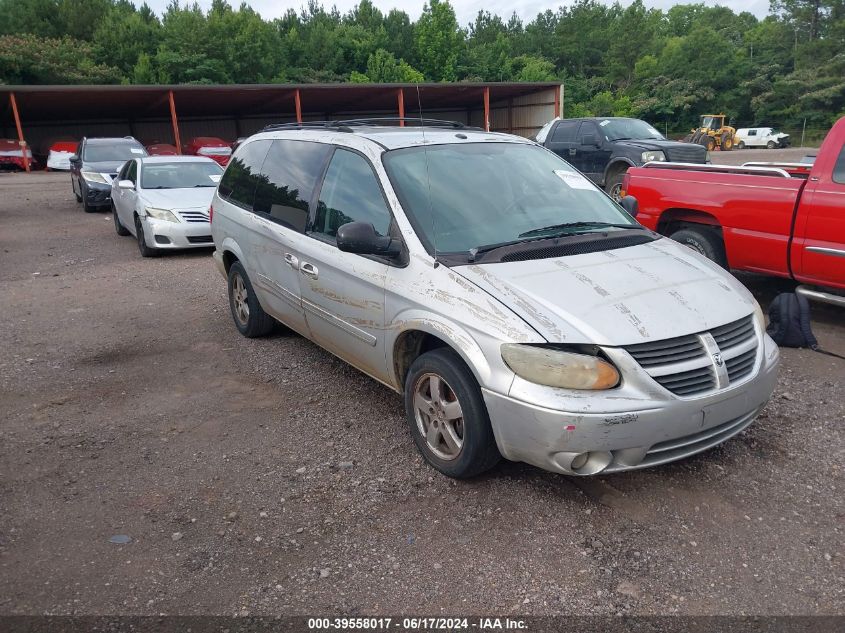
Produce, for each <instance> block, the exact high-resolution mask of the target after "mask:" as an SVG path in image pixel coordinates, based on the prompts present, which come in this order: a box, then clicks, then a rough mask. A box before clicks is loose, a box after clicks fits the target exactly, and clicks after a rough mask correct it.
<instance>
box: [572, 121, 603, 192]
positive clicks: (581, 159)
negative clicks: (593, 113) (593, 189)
mask: <svg viewBox="0 0 845 633" xmlns="http://www.w3.org/2000/svg"><path fill="white" fill-rule="evenodd" d="M577 139H578V147H577V159H578V160H577V164H576V165H575V167H577V168H578V169H579V170H580V171H581V172H582V173H583V174H585V175H586V176H589V178H590V179H591V180H592V181H593V182H595V183H598V184H601V180H602V178H604V168H605V167H607V163H608V161H609V160H610V154H611V151H612V148H611V147H610V143H609V142H608V141H606V140H605V139H604V134H602V133H601V132H600V131H599V126H598V125H596V124H595V123H593V122H592V121H584V122H583V123H582V124H581V127H580V129H579V130H578V136H577Z"/></svg>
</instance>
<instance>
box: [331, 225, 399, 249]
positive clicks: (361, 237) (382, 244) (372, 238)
mask: <svg viewBox="0 0 845 633" xmlns="http://www.w3.org/2000/svg"><path fill="white" fill-rule="evenodd" d="M337 247H338V248H339V249H340V250H342V251H344V252H345V253H357V254H358V255H382V256H384V257H396V256H397V255H399V253H401V252H402V248H401V245H400V242H399V240H396V239H393V238H392V237H388V236H386V235H379V234H378V233H376V229H375V227H374V226H373V225H372V224H370V223H369V222H349V223H347V224H344V225H343V226H341V227H340V228H339V229H338V230H337Z"/></svg>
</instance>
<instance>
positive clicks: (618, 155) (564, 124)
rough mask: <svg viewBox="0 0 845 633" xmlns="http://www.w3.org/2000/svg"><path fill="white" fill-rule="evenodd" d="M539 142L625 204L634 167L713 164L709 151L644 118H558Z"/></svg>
mask: <svg viewBox="0 0 845 633" xmlns="http://www.w3.org/2000/svg"><path fill="white" fill-rule="evenodd" d="M534 140H535V141H537V142H538V143H540V144H541V145H543V146H545V147H547V148H549V149H550V150H552V151H553V152H555V153H556V154H558V155H560V156H561V157H562V158H563V159H564V160H566V161H567V162H568V163H569V164H571V165H572V166H573V167H575V168H576V169H577V170H579V171H580V172H581V173H582V174H584V175H585V176H587V177H589V178H590V179H591V180H592V181H593V182H595V183H596V184H597V185H599V186H600V187H604V190H605V191H607V193H608V194H610V195H611V196H612V197H613V198H614V200H619V193H620V190H621V188H622V177H623V176H624V175H625V172H626V171H628V169H629V168H630V167H639V166H640V165H644V164H645V163H648V162H652V161H660V162H662V161H670V162H673V163H705V162H708V159H709V157H708V155H707V150H706V149H705V148H704V147H703V146H701V145H695V144H692V143H680V142H677V141H670V140H668V139H666V137H664V136H663V135H662V134H661V133H660V132H658V131H657V130H656V129H654V128H653V127H652V126H651V125H649V124H648V123H646V122H645V121H641V120H640V119H627V118H621V117H605V118H601V117H597V118H585V119H554V120H552V121H549V122H548V123H546V125H544V126H543V128H542V129H541V130H540V131H539V132H538V133H537V135H536V136H535V137H534Z"/></svg>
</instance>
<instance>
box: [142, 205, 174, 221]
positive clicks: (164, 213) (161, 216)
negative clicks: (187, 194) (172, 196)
mask: <svg viewBox="0 0 845 633" xmlns="http://www.w3.org/2000/svg"><path fill="white" fill-rule="evenodd" d="M146 211H147V215H148V216H150V217H151V218H155V219H156V220H164V221H165V222H178V221H179V218H177V217H176V216H175V215H174V214H173V212H172V211H168V210H167V209H156V208H155V207H146Z"/></svg>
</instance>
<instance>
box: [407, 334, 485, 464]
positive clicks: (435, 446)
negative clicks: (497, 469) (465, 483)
mask: <svg viewBox="0 0 845 633" xmlns="http://www.w3.org/2000/svg"><path fill="white" fill-rule="evenodd" d="M405 412H406V413H405V414H406V417H407V420H408V424H409V426H410V427H411V435H412V436H413V438H414V443H415V444H416V445H417V448H418V449H419V451H420V452H421V453H422V455H423V457H425V459H426V461H427V462H428V463H429V464H431V465H432V466H434V468H436V469H437V470H439V471H440V472H441V473H443V474H444V475H446V476H447V477H454V478H456V479H466V478H468V477H474V476H476V475H479V474H481V473H483V472H484V471H486V470H489V469H491V468H492V467H493V466H495V465H496V464H497V463H498V462H499V460H500V459H501V458H502V457H501V455H500V454H499V449H498V448H497V447H496V439H495V437H494V436H493V429H492V428H491V426H490V417H489V416H488V414H487V407H486V405H485V404H484V398H483V397H482V396H481V389H480V388H479V386H478V382H477V381H476V380H475V376H473V374H472V372H471V371H470V370H469V368H468V367H467V366H466V364H465V363H464V362H463V360H462V359H461V357H460V356H458V355H457V354H456V353H455V352H454V351H453V350H451V349H449V348H439V349H435V350H433V351H431V352H426V353H425V354H422V355H421V356H418V357H417V359H416V360H415V361H414V362H413V363H412V364H411V368H410V369H409V370H408V376H407V377H406V379H405Z"/></svg>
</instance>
